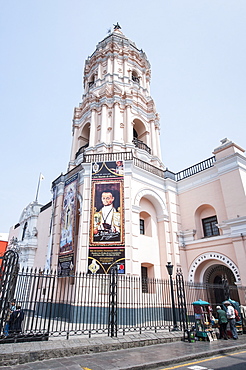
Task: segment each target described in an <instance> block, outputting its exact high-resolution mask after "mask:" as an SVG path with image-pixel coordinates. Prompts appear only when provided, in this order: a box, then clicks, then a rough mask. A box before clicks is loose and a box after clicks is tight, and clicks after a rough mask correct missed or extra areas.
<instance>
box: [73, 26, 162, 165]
mask: <svg viewBox="0 0 246 370" xmlns="http://www.w3.org/2000/svg"><path fill="white" fill-rule="evenodd" d="M150 78H151V71H150V63H149V61H148V59H147V57H146V54H145V53H144V52H143V51H142V50H139V49H137V47H136V45H135V44H134V42H132V41H131V40H129V39H127V38H126V37H125V36H124V34H123V33H122V32H121V29H120V26H119V25H118V24H117V25H115V26H114V31H113V32H112V33H111V34H110V35H109V36H107V37H106V38H105V39H103V40H102V41H101V42H99V44H98V45H97V47H96V50H95V51H94V53H93V54H92V55H91V56H90V57H89V58H88V59H87V60H86V62H85V68H84V91H85V92H84V95H83V97H82V103H81V104H80V106H79V107H78V108H75V110H74V120H73V144H72V152H71V159H70V163H69V168H70V169H71V168H73V167H74V166H76V165H77V164H78V163H80V162H81V161H83V154H96V153H116V152H132V153H134V154H135V155H136V156H137V157H138V158H141V159H143V160H146V161H147V162H148V163H151V164H153V165H156V166H157V167H159V168H163V165H162V163H161V151H160V139H159V134H160V132H159V131H160V130H159V116H158V114H157V113H156V109H155V104H154V101H153V99H152V98H151V96H150Z"/></svg>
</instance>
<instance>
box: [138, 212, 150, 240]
mask: <svg viewBox="0 0 246 370" xmlns="http://www.w3.org/2000/svg"><path fill="white" fill-rule="evenodd" d="M139 232H140V234H141V235H146V236H152V230H151V216H150V215H149V214H148V213H147V212H141V213H140V216H139Z"/></svg>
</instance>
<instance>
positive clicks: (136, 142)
mask: <svg viewBox="0 0 246 370" xmlns="http://www.w3.org/2000/svg"><path fill="white" fill-rule="evenodd" d="M132 142H133V144H134V145H135V146H136V147H137V148H139V149H143V150H146V152H148V153H149V154H151V149H150V148H149V147H148V145H146V144H145V143H144V142H143V141H141V140H138V139H137V138H135V137H134V138H133V140H132Z"/></svg>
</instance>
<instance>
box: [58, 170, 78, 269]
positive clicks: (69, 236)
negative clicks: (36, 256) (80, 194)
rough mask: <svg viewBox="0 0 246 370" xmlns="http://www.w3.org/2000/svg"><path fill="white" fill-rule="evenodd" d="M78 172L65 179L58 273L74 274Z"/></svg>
mask: <svg viewBox="0 0 246 370" xmlns="http://www.w3.org/2000/svg"><path fill="white" fill-rule="evenodd" d="M77 182H78V174H75V175H74V176H72V177H70V179H68V180H66V181H65V185H64V198H63V206H62V213H61V238H60V250H59V256H58V275H59V276H70V275H73V274H74V264H75V261H74V255H75V243H74V239H75V220H76V203H77V202H76V198H77Z"/></svg>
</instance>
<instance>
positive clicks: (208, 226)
mask: <svg viewBox="0 0 246 370" xmlns="http://www.w3.org/2000/svg"><path fill="white" fill-rule="evenodd" d="M217 223H218V221H217V217H216V216H212V217H207V218H204V219H203V220H202V226H203V233H204V236H205V237H208V236H216V235H220V232H219V229H218V227H217V226H216V224H217Z"/></svg>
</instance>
